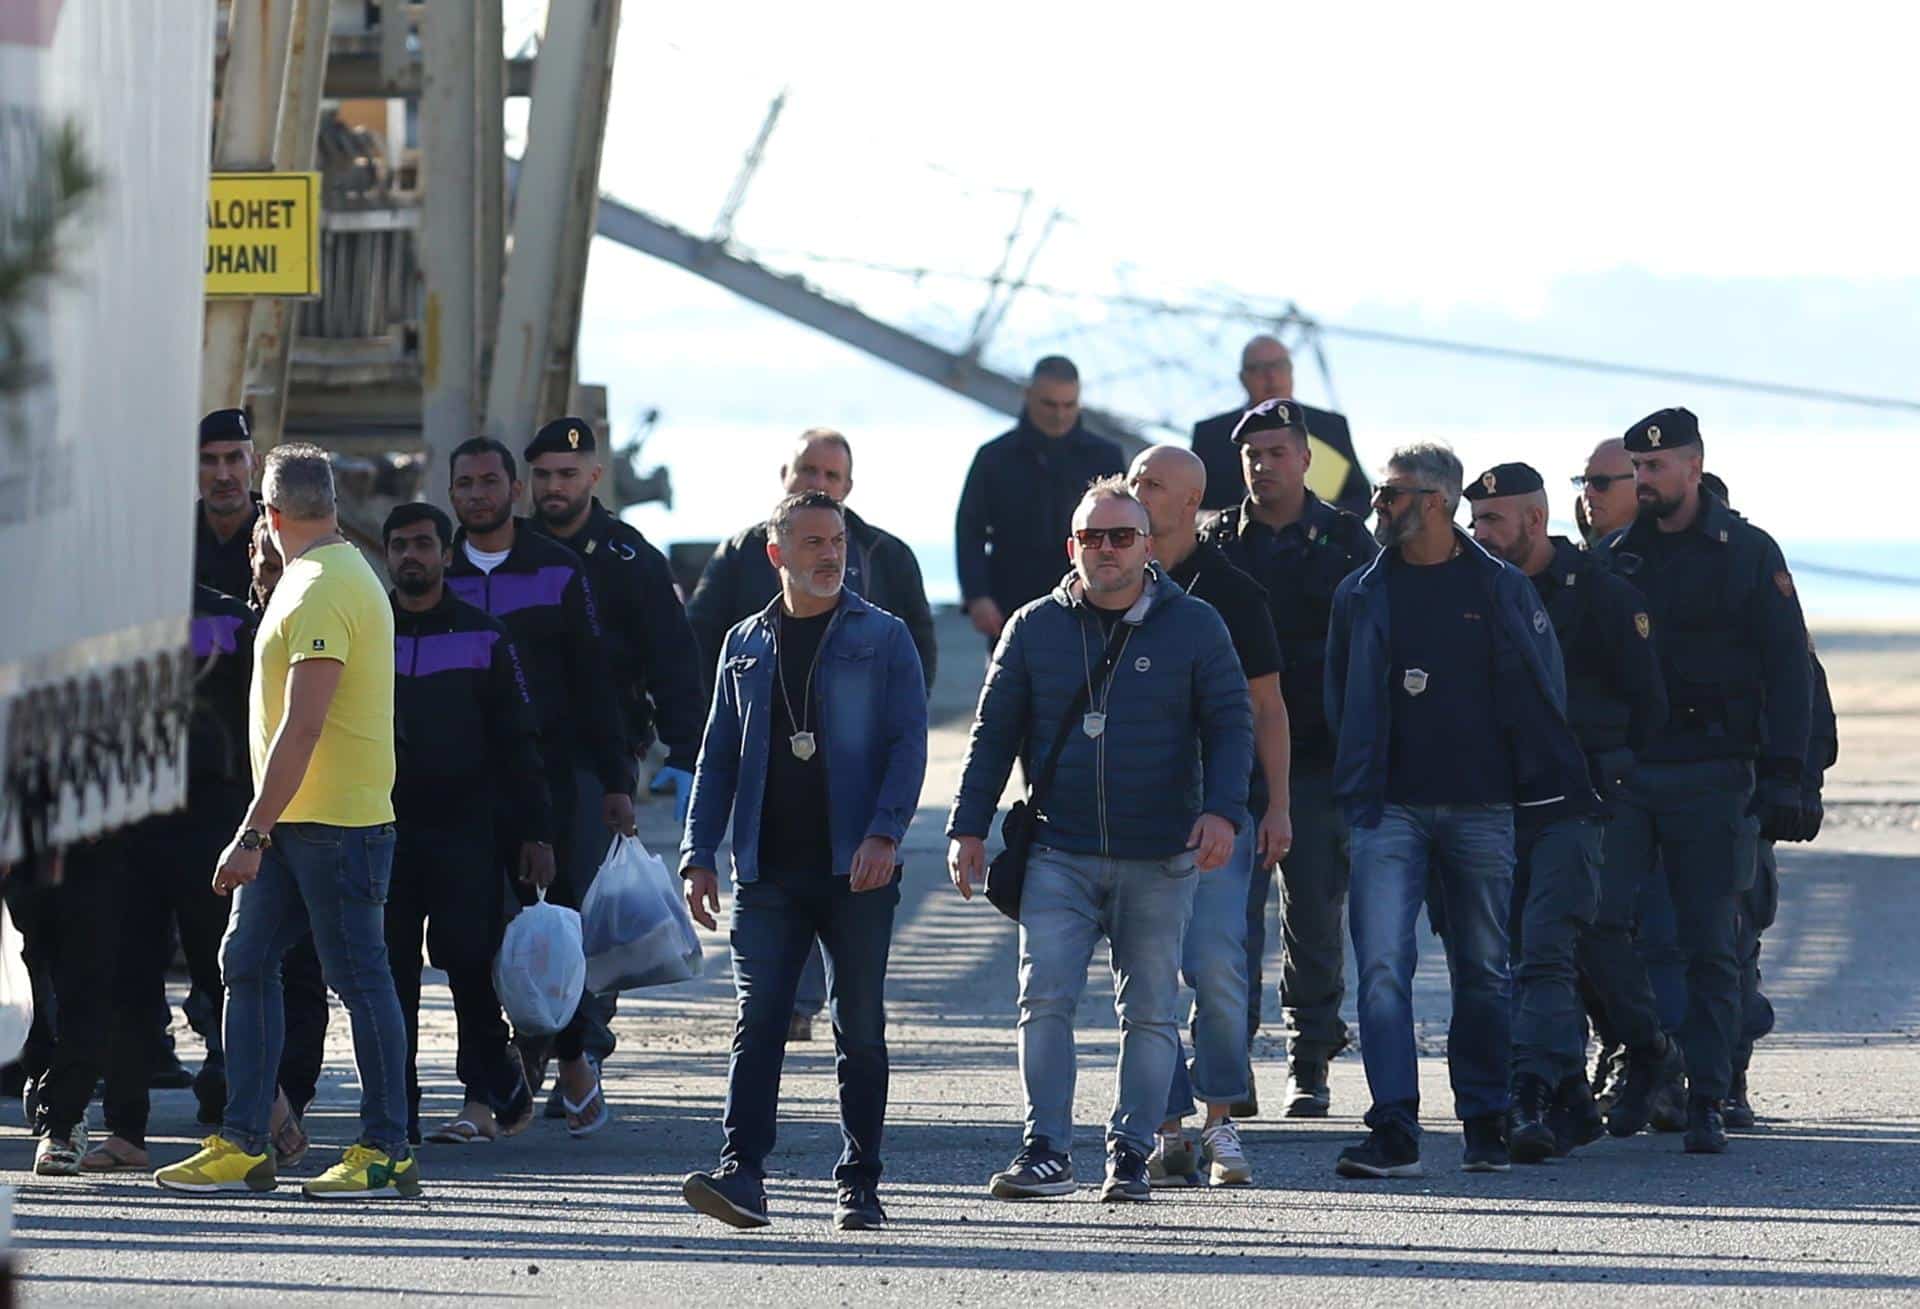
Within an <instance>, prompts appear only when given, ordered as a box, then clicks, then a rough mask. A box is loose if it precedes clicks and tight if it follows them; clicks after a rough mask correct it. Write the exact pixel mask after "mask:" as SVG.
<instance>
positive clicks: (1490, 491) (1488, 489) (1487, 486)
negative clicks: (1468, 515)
mask: <svg viewBox="0 0 1920 1309" xmlns="http://www.w3.org/2000/svg"><path fill="white" fill-rule="evenodd" d="M1546 489H1547V484H1546V483H1545V482H1543V481H1541V480H1540V474H1539V473H1537V472H1535V471H1534V470H1533V467H1532V465H1530V464H1495V465H1494V466H1493V467H1491V468H1489V469H1488V470H1487V471H1486V472H1484V473H1482V474H1480V476H1478V477H1476V478H1474V479H1473V480H1472V481H1471V482H1468V483H1467V486H1466V491H1465V493H1464V494H1465V495H1466V497H1467V499H1469V500H1492V499H1494V498H1495V497H1496V496H1503V495H1525V494H1527V492H1529V491H1544V490H1546Z"/></svg>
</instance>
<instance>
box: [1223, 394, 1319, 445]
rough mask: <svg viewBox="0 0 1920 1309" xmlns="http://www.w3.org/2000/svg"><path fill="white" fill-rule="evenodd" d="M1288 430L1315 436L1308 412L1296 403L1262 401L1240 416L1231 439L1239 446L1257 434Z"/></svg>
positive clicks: (1288, 401) (1290, 401) (1289, 401)
mask: <svg viewBox="0 0 1920 1309" xmlns="http://www.w3.org/2000/svg"><path fill="white" fill-rule="evenodd" d="M1287 428H1292V429H1293V430H1294V431H1296V432H1298V433H1300V435H1302V436H1311V435H1312V434H1313V433H1312V432H1311V431H1310V430H1309V429H1308V427H1307V415H1306V411H1304V410H1303V409H1301V408H1300V406H1299V405H1298V404H1296V403H1295V402H1294V401H1292V400H1262V401H1261V402H1260V403H1259V404H1257V405H1255V406H1254V407H1253V408H1251V409H1249V410H1247V412H1246V413H1244V414H1241V415H1240V421H1239V422H1237V423H1235V424H1234V425H1233V435H1232V437H1230V438H1229V439H1230V440H1231V441H1232V442H1233V443H1234V444H1235V445H1239V444H1240V443H1241V442H1242V441H1244V440H1246V439H1247V438H1248V437H1250V436H1252V435H1253V434H1254V433H1255V432H1280V431H1285V430H1286V429H1287Z"/></svg>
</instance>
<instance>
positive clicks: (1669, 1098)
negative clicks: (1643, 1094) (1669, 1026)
mask: <svg viewBox="0 0 1920 1309" xmlns="http://www.w3.org/2000/svg"><path fill="white" fill-rule="evenodd" d="M1667 1045H1668V1047H1669V1048H1670V1049H1672V1051H1673V1052H1674V1053H1673V1057H1671V1058H1670V1059H1668V1060H1667V1062H1666V1064H1665V1065H1663V1066H1662V1069H1661V1072H1662V1075H1663V1077H1664V1080H1663V1081H1661V1082H1659V1083H1658V1084H1657V1085H1655V1086H1654V1088H1653V1095H1652V1096H1651V1097H1649V1098H1648V1100H1647V1126H1649V1127H1651V1128H1652V1129H1653V1130H1654V1131H1656V1132H1684V1131H1685V1130H1686V1128H1687V1059H1686V1051H1684V1050H1682V1049H1680V1043H1679V1042H1677V1041H1675V1040H1674V1039H1673V1038H1672V1037H1671V1036H1669V1037H1668V1038H1667Z"/></svg>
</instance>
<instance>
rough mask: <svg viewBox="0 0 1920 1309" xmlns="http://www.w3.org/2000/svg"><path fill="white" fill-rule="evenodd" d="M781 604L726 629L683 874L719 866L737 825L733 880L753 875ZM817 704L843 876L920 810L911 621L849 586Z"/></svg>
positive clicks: (921, 760)
mask: <svg viewBox="0 0 1920 1309" xmlns="http://www.w3.org/2000/svg"><path fill="white" fill-rule="evenodd" d="M779 614H780V600H779V598H778V597H776V598H775V599H774V601H773V603H771V604H769V605H768V606H767V607H766V608H765V609H763V610H761V611H760V612H759V613H758V614H755V615H754V616H753V617H752V618H747V619H743V620H742V621H741V622H739V623H737V624H736V625H735V626H734V627H733V629H732V630H731V631H729V632H728V633H727V639H726V642H725V644H724V645H723V646H722V648H721V652H720V664H719V669H718V672H717V673H716V674H715V686H714V694H713V705H712V707H711V708H710V709H709V710H708V713H707V731H706V737H705V739H704V740H703V741H702V742H701V745H700V762H699V764H698V766H697V767H696V768H695V770H694V774H693V799H692V801H691V803H690V804H689V806H688V810H687V830H686V834H685V836H683V837H682V839H681V842H680V866H681V868H683V869H684V868H714V869H717V868H718V864H717V863H716V862H715V860H716V859H717V857H718V855H717V851H718V848H719V845H720V842H721V840H722V839H723V838H724V837H725V836H726V834H727V823H728V820H729V819H731V820H732V823H733V875H734V880H735V881H737V882H752V881H756V880H758V878H759V876H760V804H761V800H762V798H763V797H764V796H765V794H766V789H767V751H768V749H769V748H770V744H769V740H768V738H769V735H770V731H769V723H770V721H771V719H772V714H773V710H772V704H773V670H774V637H775V633H776V631H777V629H778V625H779ZM814 709H815V711H816V712H817V713H818V714H819V720H818V721H819V722H820V723H821V724H823V730H824V734H825V736H826V742H825V746H826V765H827V808H828V814H827V830H828V833H829V835H830V837H831V839H832V843H833V868H834V872H835V874H836V875H838V876H840V877H845V876H847V874H848V872H849V871H850V870H851V868H852V867H853V854H854V851H855V850H857V849H859V847H860V843H861V842H862V841H864V840H866V839H867V838H868V837H869V836H884V837H886V838H887V839H888V840H890V841H893V842H895V843H896V844H897V843H899V842H900V841H901V840H903V839H904V838H905V836H906V834H907V824H908V823H910V822H912V821H913V814H914V810H916V809H918V808H919V807H920V784H921V783H922V782H923V781H924V780H925V779H926V772H927V686H926V682H925V680H924V679H923V678H922V677H921V673H920V656H919V654H918V653H916V652H915V650H914V648H913V638H912V636H911V635H909V634H908V632H907V628H906V624H904V623H902V622H901V621H900V620H899V619H898V618H895V617H894V616H893V615H892V614H890V613H888V612H887V611H886V610H884V609H878V608H875V607H874V606H873V605H871V604H868V603H867V602H866V601H865V600H863V599H861V598H860V597H859V596H858V595H855V594H854V593H853V592H851V591H843V592H842V593H841V596H840V607H839V609H838V610H836V611H835V613H834V615H833V618H832V619H831V620H829V622H828V623H827V631H826V635H825V636H824V637H822V638H821V648H820V672H819V676H818V677H817V678H816V680H815V682H814Z"/></svg>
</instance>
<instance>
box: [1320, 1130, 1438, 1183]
mask: <svg viewBox="0 0 1920 1309" xmlns="http://www.w3.org/2000/svg"><path fill="white" fill-rule="evenodd" d="M1333 1171H1334V1172H1336V1173H1338V1174H1340V1176H1342V1177H1425V1176H1426V1175H1427V1173H1426V1169H1424V1168H1422V1167H1421V1166H1420V1143H1419V1142H1418V1141H1417V1140H1415V1139H1414V1136H1413V1133H1411V1132H1409V1131H1406V1130H1405V1129H1404V1128H1399V1127H1376V1128H1374V1129H1373V1131H1372V1132H1370V1133H1368V1135H1367V1139H1366V1140H1364V1141H1362V1142H1361V1143H1360V1144H1359V1145H1350V1146H1348V1147H1347V1148H1346V1149H1344V1150H1342V1151H1341V1152H1340V1162H1338V1163H1336V1164H1335V1165H1334V1166H1333Z"/></svg>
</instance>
